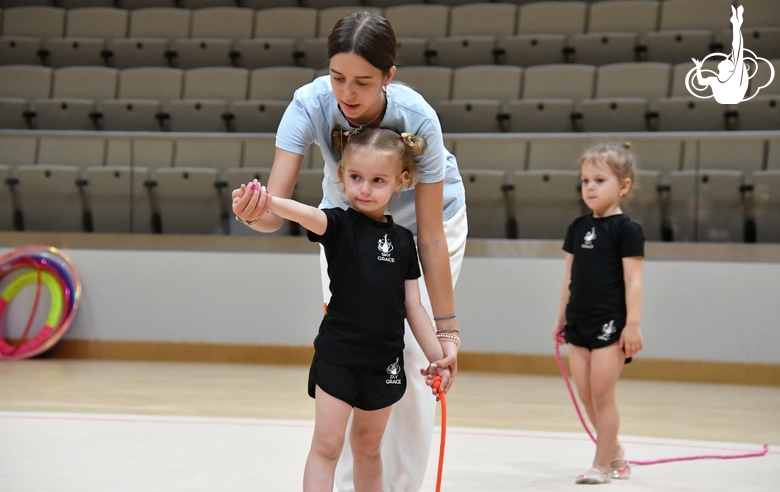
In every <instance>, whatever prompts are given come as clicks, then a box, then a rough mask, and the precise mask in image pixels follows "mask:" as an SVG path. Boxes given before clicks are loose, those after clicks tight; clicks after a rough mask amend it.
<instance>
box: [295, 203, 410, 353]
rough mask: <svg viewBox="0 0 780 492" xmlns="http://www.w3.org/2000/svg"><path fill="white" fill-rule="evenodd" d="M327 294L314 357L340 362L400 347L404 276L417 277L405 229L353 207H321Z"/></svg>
mask: <svg viewBox="0 0 780 492" xmlns="http://www.w3.org/2000/svg"><path fill="white" fill-rule="evenodd" d="M323 211H324V212H325V215H326V216H327V218H328V226H327V229H326V230H325V234H323V235H322V236H318V235H316V234H314V233H312V232H311V231H309V233H308V236H309V240H310V241H312V242H319V243H321V244H322V245H323V246H324V248H325V256H326V258H327V259H328V277H329V278H330V292H331V299H330V303H329V304H328V309H327V313H326V314H325V317H324V318H323V319H322V323H321V324H320V331H319V334H318V335H317V338H316V339H315V340H314V347H315V349H316V350H317V357H321V358H322V359H323V360H325V361H327V362H330V363H331V364H337V365H340V366H343V367H356V366H361V365H366V364H370V363H372V362H375V361H376V360H385V359H387V358H388V357H391V356H392V355H394V354H397V353H399V352H401V351H402V350H403V348H404V319H405V318H406V308H405V306H404V301H405V300H406V289H405V286H404V283H405V282H406V280H410V279H416V278H419V277H420V265H419V263H418V262H417V248H416V246H415V244H414V236H413V235H412V233H411V231H409V229H406V228H404V227H402V226H399V225H396V224H394V223H393V219H392V217H390V216H387V222H377V221H375V220H373V219H371V218H369V217H366V216H365V215H363V214H361V213H360V212H357V211H356V210H353V209H351V208H350V209H347V210H342V209H340V208H329V209H324V210H323Z"/></svg>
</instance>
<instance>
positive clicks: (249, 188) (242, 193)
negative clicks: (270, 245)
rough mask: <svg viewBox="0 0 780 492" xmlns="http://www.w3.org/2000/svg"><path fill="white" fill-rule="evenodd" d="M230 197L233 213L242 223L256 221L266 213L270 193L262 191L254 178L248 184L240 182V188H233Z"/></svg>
mask: <svg viewBox="0 0 780 492" xmlns="http://www.w3.org/2000/svg"><path fill="white" fill-rule="evenodd" d="M232 198H233V213H234V214H236V216H237V217H238V218H239V219H241V220H243V221H244V223H247V224H249V223H252V222H253V221H254V222H256V221H257V220H258V219H259V218H260V217H262V216H263V215H264V214H266V213H268V206H269V204H270V201H269V199H270V193H262V186H261V185H260V182H259V181H258V180H256V179H255V180H254V181H252V182H250V183H249V184H248V185H245V184H242V185H241V187H240V188H238V189H235V190H233V193H232Z"/></svg>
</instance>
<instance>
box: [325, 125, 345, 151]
mask: <svg viewBox="0 0 780 492" xmlns="http://www.w3.org/2000/svg"><path fill="white" fill-rule="evenodd" d="M348 140H349V132H347V131H344V130H343V129H340V128H336V129H335V130H333V131H332V132H330V143H331V146H332V147H333V150H335V151H336V152H338V153H339V154H341V153H343V152H344V147H346V145H347V141H348Z"/></svg>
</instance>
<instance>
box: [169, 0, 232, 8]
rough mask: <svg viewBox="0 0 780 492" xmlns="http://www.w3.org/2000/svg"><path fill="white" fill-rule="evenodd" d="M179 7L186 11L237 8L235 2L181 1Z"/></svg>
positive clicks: (221, 0)
mask: <svg viewBox="0 0 780 492" xmlns="http://www.w3.org/2000/svg"><path fill="white" fill-rule="evenodd" d="M179 5H180V6H181V7H184V8H185V9H190V10H202V9H208V8H214V7H235V6H236V1H235V0H179Z"/></svg>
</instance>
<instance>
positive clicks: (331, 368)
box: [309, 352, 406, 411]
mask: <svg viewBox="0 0 780 492" xmlns="http://www.w3.org/2000/svg"><path fill="white" fill-rule="evenodd" d="M315 386H319V387H320V389H322V390H323V391H324V392H325V393H327V394H329V395H331V396H333V397H334V398H338V399H339V400H341V401H343V402H346V403H347V404H349V405H350V406H351V407H354V408H359V409H360V410H366V411H371V410H379V409H380V408H385V407H389V406H390V405H393V404H394V403H396V402H397V401H398V400H400V399H401V397H402V396H404V393H405V392H406V372H405V371H404V355H403V353H402V352H399V353H398V354H397V355H395V356H393V357H391V358H390V359H388V360H384V361H382V362H378V363H376V364H372V365H370V366H359V367H342V366H338V365H336V364H331V363H330V362H326V361H324V360H322V359H320V358H319V357H317V354H316V353H315V354H314V359H313V360H312V362H311V368H310V369H309V396H311V397H312V398H314V397H315V396H314V394H315V393H314V389H315Z"/></svg>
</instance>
